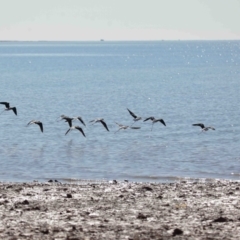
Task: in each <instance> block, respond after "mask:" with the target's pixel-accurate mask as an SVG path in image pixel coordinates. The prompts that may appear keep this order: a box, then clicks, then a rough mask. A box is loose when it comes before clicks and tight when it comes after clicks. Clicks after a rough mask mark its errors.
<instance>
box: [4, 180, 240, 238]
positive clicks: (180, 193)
mask: <svg viewBox="0 0 240 240" xmlns="http://www.w3.org/2000/svg"><path fill="white" fill-rule="evenodd" d="M0 219H1V221H0V239H11V240H13V239H72V240H73V239H132V240H140V239H240V183H239V182H231V181H212V182H206V183H204V182H191V183H189V182H186V181H183V182H178V183H166V184H163V183H161V184H160V183H131V182H115V181H113V182H105V183H104V182H103V183H94V182H89V183H85V182H78V183H70V184H69V183H60V182H55V181H53V182H46V183H38V182H32V183H0Z"/></svg>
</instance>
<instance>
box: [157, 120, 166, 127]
mask: <svg viewBox="0 0 240 240" xmlns="http://www.w3.org/2000/svg"><path fill="white" fill-rule="evenodd" d="M157 121H158V122H160V123H162V124H163V125H164V126H166V124H165V122H164V120H163V119H158V120H157Z"/></svg>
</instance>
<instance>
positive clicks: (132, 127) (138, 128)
mask: <svg viewBox="0 0 240 240" xmlns="http://www.w3.org/2000/svg"><path fill="white" fill-rule="evenodd" d="M130 128H131V129H140V128H141V127H130Z"/></svg>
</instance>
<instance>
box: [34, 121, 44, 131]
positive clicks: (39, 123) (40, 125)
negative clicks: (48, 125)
mask: <svg viewBox="0 0 240 240" xmlns="http://www.w3.org/2000/svg"><path fill="white" fill-rule="evenodd" d="M36 124H37V125H38V126H39V127H40V129H41V132H43V124H42V122H36Z"/></svg>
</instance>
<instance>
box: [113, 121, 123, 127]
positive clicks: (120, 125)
mask: <svg viewBox="0 0 240 240" xmlns="http://www.w3.org/2000/svg"><path fill="white" fill-rule="evenodd" d="M115 123H116V124H117V125H118V126H119V127H124V125H122V124H120V123H117V122H115Z"/></svg>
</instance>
